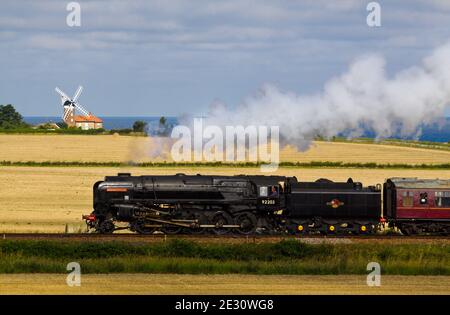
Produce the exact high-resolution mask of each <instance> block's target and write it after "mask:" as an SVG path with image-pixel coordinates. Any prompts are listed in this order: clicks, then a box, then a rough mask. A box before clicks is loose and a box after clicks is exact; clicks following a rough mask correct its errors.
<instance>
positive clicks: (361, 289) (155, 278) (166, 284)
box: [0, 274, 450, 295]
mask: <svg viewBox="0 0 450 315" xmlns="http://www.w3.org/2000/svg"><path fill="white" fill-rule="evenodd" d="M66 276H67V275H66V274H14V275H10V274H0V294H133V295H135V294H190V295H194V294H227V295H238V294H262V295H266V294H433V295H435V294H450V277H448V276H383V275H382V277H381V286H380V287H369V286H367V284H366V276H363V275H359V276H278V275H277V276H271V275H258V276H254V275H176V274H164V275H161V274H108V275H95V274H92V275H82V277H81V286H80V287H69V286H67V285H66V282H65V281H66Z"/></svg>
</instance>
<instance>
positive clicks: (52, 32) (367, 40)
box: [0, 0, 450, 116]
mask: <svg viewBox="0 0 450 315" xmlns="http://www.w3.org/2000/svg"><path fill="white" fill-rule="evenodd" d="M68 2H69V1H60V0H58V1H57V0H54V1H51V0H42V1H26V0H25V1H9V0H3V1H1V2H0V70H1V74H2V75H1V76H0V104H7V103H12V104H14V105H15V106H16V108H17V109H18V110H19V111H20V112H21V113H22V114H23V115H26V116H30V115H35V116H44V115H60V114H61V112H62V109H61V105H60V103H59V99H58V96H57V94H56V93H55V92H54V88H55V86H59V87H60V88H61V89H62V90H64V91H66V92H67V93H68V94H70V95H72V94H73V93H74V92H75V90H76V88H77V86H78V85H79V84H81V85H83V86H84V92H83V94H82V96H81V97H80V103H81V104H82V105H83V106H84V107H86V108H87V109H88V110H90V111H92V112H94V113H96V114H98V115H106V116H122V115H125V116H151V115H180V114H183V113H190V114H195V115H202V114H204V113H206V112H207V110H208V107H209V106H210V104H212V103H214V102H216V101H221V102H224V103H226V104H227V105H229V106H232V107H233V106H239V104H240V103H241V102H242V100H244V99H245V98H246V97H248V96H249V95H250V96H251V95H253V94H254V93H255V92H256V91H257V90H258V89H259V88H260V87H261V86H262V85H264V84H266V83H270V84H274V85H276V86H278V87H279V88H280V89H283V90H289V91H293V92H295V93H299V94H302V93H316V92H320V91H322V89H323V85H324V83H325V82H326V81H328V80H329V79H330V78H332V77H335V76H337V75H339V74H340V73H342V72H344V71H345V70H346V69H347V68H348V65H349V64H350V63H351V62H353V61H354V60H355V58H358V57H360V56H361V55H365V54H369V53H377V54H381V55H382V56H384V57H385V59H386V62H387V70H388V73H395V72H397V71H399V70H401V69H404V68H408V67H410V66H413V65H415V64H419V63H420V61H421V59H422V58H423V57H424V56H426V55H428V54H429V53H430V51H432V50H433V48H434V47H436V46H439V45H442V44H444V43H446V42H448V41H449V40H450V27H449V26H450V1H446V0H428V1H426V0H423V1H419V0H412V1H398V0H397V1H395V0H391V1H378V2H379V3H380V5H381V23H382V26H381V27H377V28H371V27H368V26H367V24H366V16H367V14H368V12H367V11H366V5H367V4H368V3H369V2H370V1H361V0H341V1H325V0H324V1H320V0H319V1H317V0H315V1H313V0H306V1H275V0H274V1H256V0H229V1H202V0H196V1H180V0H166V1H163V0H159V1H144V0H142V1H117V0H113V1H78V2H79V3H80V5H81V27H69V26H67V24H66V16H67V14H68V13H69V12H68V11H66V5H67V3H68ZM449 57H450V56H449ZM447 114H449V115H450V111H447Z"/></svg>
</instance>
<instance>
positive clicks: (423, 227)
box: [83, 173, 450, 234]
mask: <svg viewBox="0 0 450 315" xmlns="http://www.w3.org/2000/svg"><path fill="white" fill-rule="evenodd" d="M414 180H415V181H417V179H411V180H410V181H409V182H410V185H413V184H412V183H414ZM404 181H405V179H404V180H403V182H404ZM400 182H402V180H401V179H390V180H388V181H387V182H386V183H385V184H384V188H383V195H384V207H385V209H387V213H386V215H385V217H386V219H387V221H388V223H389V224H390V225H391V226H396V227H398V228H399V229H400V230H401V231H402V232H404V233H405V234H412V233H417V232H421V231H425V232H429V231H431V232H439V233H448V232H449V226H450V222H449V221H450V204H449V201H450V185H448V186H445V185H441V186H442V187H441V188H445V187H446V188H445V189H447V190H445V189H441V190H440V191H439V192H436V193H432V189H431V188H430V189H431V190H429V191H428V194H430V197H431V195H432V194H433V196H437V197H436V198H438V197H439V198H440V199H439V202H440V205H441V206H440V209H439V210H440V211H439V212H437V214H436V215H435V217H433V218H430V219H427V220H425V221H421V223H420V225H419V226H418V225H417V224H416V220H418V219H420V214H418V217H410V216H409V215H408V214H407V213H406V214H404V215H400V216H399V217H398V215H399V214H401V213H402V210H401V209H398V210H396V209H397V208H398V204H397V203H398V201H397V200H398V199H397V198H396V197H395V196H397V195H396V194H397V191H398V192H400V193H402V191H403V190H398V189H397V188H396V187H395V184H397V185H399V183H400ZM447 184H448V183H447ZM422 186H423V183H422ZM396 189H397V190H396ZM93 195H94V211H93V212H92V213H91V214H90V215H85V216H83V218H84V219H85V220H86V223H87V225H88V227H89V228H90V229H94V230H95V231H97V232H99V233H113V232H114V231H116V230H120V229H129V230H131V231H134V232H137V233H139V234H152V233H154V232H155V231H160V232H163V233H165V234H177V233H191V234H196V233H207V232H213V233H215V234H226V233H230V232H233V233H235V232H237V233H241V234H253V233H266V234H272V233H300V234H309V233H322V234H350V233H351V234H366V233H373V232H375V231H376V229H377V228H378V226H379V224H380V221H381V222H384V221H385V218H383V215H382V207H381V200H382V198H381V197H382V196H381V195H382V191H381V185H377V186H369V187H363V185H362V184H361V183H359V182H353V180H352V179H351V178H349V179H348V181H347V182H340V183H338V182H332V181H330V180H327V179H319V180H317V181H316V182H299V181H298V180H297V178H296V177H286V176H262V175H256V176H249V175H237V176H204V175H199V174H198V175H185V174H176V175H172V176H131V174H129V173H119V174H118V175H117V176H106V177H105V180H104V181H99V182H97V183H95V185H94V188H93ZM441 195H442V196H441ZM447 195H448V199H446V198H447V197H446V196H447ZM424 213H425V212H424ZM425 215H426V216H428V212H427V213H426V214H425ZM411 220H412V221H411ZM122 223H125V224H127V225H126V226H120V224H122ZM430 224H432V225H433V228H431V229H429V228H428V226H429V225H430ZM411 226H413V227H414V228H411Z"/></svg>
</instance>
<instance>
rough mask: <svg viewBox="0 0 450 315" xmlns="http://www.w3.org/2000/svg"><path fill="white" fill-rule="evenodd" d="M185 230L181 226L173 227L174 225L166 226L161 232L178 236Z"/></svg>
mask: <svg viewBox="0 0 450 315" xmlns="http://www.w3.org/2000/svg"><path fill="white" fill-rule="evenodd" d="M182 229H183V228H182V227H181V226H177V225H172V224H164V225H163V226H162V228H161V231H163V232H164V234H170V235H172V234H178V233H180V232H181V230H182Z"/></svg>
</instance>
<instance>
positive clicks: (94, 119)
mask: <svg viewBox="0 0 450 315" xmlns="http://www.w3.org/2000/svg"><path fill="white" fill-rule="evenodd" d="M73 120H74V121H75V122H93V123H102V122H103V120H101V119H100V118H98V117H96V116H94V115H89V116H80V115H76V116H75V117H74V118H73Z"/></svg>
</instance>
